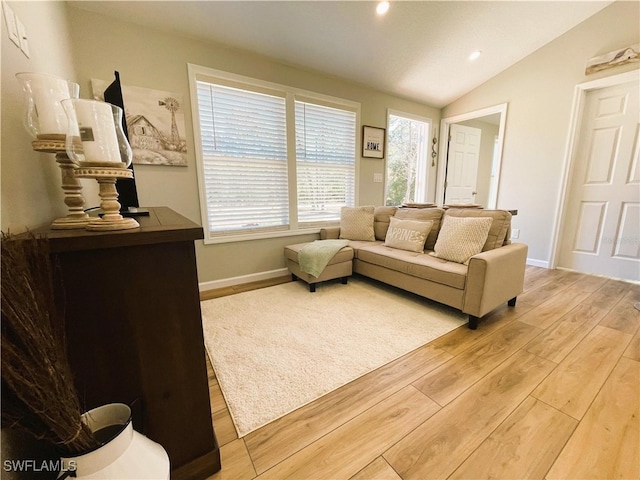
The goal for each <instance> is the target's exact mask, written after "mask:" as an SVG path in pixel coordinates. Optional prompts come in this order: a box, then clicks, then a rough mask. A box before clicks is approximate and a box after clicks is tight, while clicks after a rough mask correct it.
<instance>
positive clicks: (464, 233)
mask: <svg viewBox="0 0 640 480" xmlns="http://www.w3.org/2000/svg"><path fill="white" fill-rule="evenodd" d="M492 222H493V218H491V217H452V216H448V215H445V217H444V219H443V221H442V228H441V229H440V233H439V234H438V240H437V241H436V245H435V248H434V249H433V250H434V251H433V252H432V253H430V255H433V256H434V257H438V258H442V259H444V260H449V261H451V262H457V263H464V264H465V265H466V264H467V263H468V262H469V259H470V258H471V257H472V256H474V255H477V254H478V253H480V252H481V251H482V247H483V246H484V243H485V242H486V241H487V236H488V235H489V229H490V228H491V223H492Z"/></svg>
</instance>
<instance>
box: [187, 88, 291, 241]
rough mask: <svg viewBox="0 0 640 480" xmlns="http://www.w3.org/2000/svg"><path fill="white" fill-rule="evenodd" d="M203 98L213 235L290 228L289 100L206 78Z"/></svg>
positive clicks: (203, 136)
mask: <svg viewBox="0 0 640 480" xmlns="http://www.w3.org/2000/svg"><path fill="white" fill-rule="evenodd" d="M197 96H198V109H199V120H200V135H201V143H202V161H203V171H204V184H205V190H206V203H207V205H206V208H207V218H208V223H209V231H210V233H211V234H213V235H229V234H237V233H250V232H259V231H262V230H265V229H267V230H278V229H286V228H288V225H289V190H288V189H289V187H288V179H287V171H288V169H287V134H286V100H285V98H283V97H280V96H277V95H267V94H264V93H260V92H255V91H249V90H242V89H238V88H231V87H228V86H223V85H216V84H211V83H208V82H202V81H198V82H197ZM203 207H204V206H203Z"/></svg>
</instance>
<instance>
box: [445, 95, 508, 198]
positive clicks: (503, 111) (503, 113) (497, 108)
mask: <svg viewBox="0 0 640 480" xmlns="http://www.w3.org/2000/svg"><path fill="white" fill-rule="evenodd" d="M495 113H499V114H500V126H499V127H498V145H497V148H498V152H497V155H496V165H495V171H496V172H497V177H496V180H495V181H496V188H495V189H494V192H493V195H492V196H491V197H489V202H488V204H487V208H496V207H497V202H498V191H499V189H500V167H501V164H502V149H503V146H504V130H505V125H506V123H507V104H506V103H501V104H499V105H494V106H492V107H486V108H482V109H480V110H475V111H473V112H468V113H462V114H460V115H454V116H453V117H446V118H443V119H442V120H440V145H441V148H440V152H439V156H438V158H439V160H438V171H437V173H436V178H437V180H436V195H435V199H436V203H437V204H438V205H443V204H444V182H445V181H446V179H447V178H446V173H447V158H448V153H449V133H450V131H449V130H450V128H451V125H452V124H454V123H459V122H464V121H467V120H473V119H475V118H479V117H486V116H487V115H493V114H495Z"/></svg>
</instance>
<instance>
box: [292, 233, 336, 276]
mask: <svg viewBox="0 0 640 480" xmlns="http://www.w3.org/2000/svg"><path fill="white" fill-rule="evenodd" d="M347 245H349V240H316V241H315V242H311V243H310V244H308V245H305V246H304V247H302V249H300V252H299V253H298V263H299V264H300V270H302V271H303V272H305V273H308V274H309V275H313V276H314V277H316V278H317V277H319V276H320V274H321V273H322V272H323V271H324V269H325V267H326V266H327V264H328V263H329V262H330V261H331V259H332V258H333V257H334V256H335V254H336V253H338V252H339V251H340V250H341V249H343V248H344V247H346V246H347Z"/></svg>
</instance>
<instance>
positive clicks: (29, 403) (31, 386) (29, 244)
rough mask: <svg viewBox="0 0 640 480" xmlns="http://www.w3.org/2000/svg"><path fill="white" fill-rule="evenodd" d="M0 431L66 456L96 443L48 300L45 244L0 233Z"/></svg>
mask: <svg viewBox="0 0 640 480" xmlns="http://www.w3.org/2000/svg"><path fill="white" fill-rule="evenodd" d="M1 259H2V270H1V276H2V286H1V289H2V305H1V310H2V345H1V347H2V426H3V427H9V428H21V429H23V430H26V431H27V432H29V433H31V434H32V435H33V436H34V437H36V438H38V439H46V440H48V441H51V442H53V443H54V444H56V445H58V446H59V447H60V448H61V450H63V451H64V452H66V453H71V454H74V453H76V454H77V453H82V452H84V451H87V450H89V449H92V448H94V447H96V446H98V445H99V444H98V443H97V441H96V440H95V439H94V438H93V434H92V433H91V431H90V430H89V429H88V428H87V427H86V426H85V425H84V424H83V423H82V421H81V419H80V417H81V415H82V409H81V407H80V403H79V401H78V397H77V395H76V392H75V389H74V386H73V378H72V374H71V368H70V367H69V363H68V361H67V357H66V348H65V343H64V328H63V322H62V318H63V317H62V315H58V313H59V312H57V309H56V303H55V300H54V287H53V285H54V284H53V269H52V267H51V261H50V257H49V243H48V240H47V239H44V238H36V237H35V236H33V235H31V234H29V235H21V236H20V238H15V237H12V236H11V235H6V234H4V233H3V234H2V252H1Z"/></svg>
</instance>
